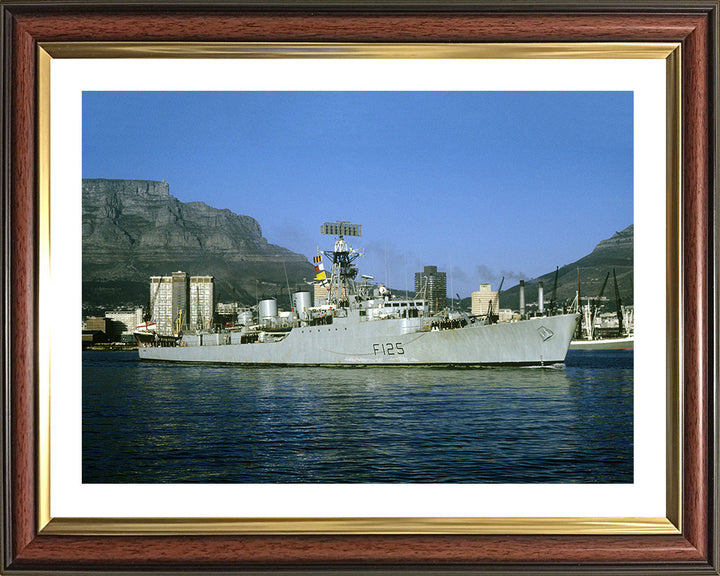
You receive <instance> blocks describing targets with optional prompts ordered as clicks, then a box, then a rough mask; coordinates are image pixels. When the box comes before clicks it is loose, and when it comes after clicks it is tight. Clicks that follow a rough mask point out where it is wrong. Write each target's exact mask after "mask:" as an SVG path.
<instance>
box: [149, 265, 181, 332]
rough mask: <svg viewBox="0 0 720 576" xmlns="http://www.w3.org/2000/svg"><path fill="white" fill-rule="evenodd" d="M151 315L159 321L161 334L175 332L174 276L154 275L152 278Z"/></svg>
mask: <svg viewBox="0 0 720 576" xmlns="http://www.w3.org/2000/svg"><path fill="white" fill-rule="evenodd" d="M150 316H151V317H152V319H153V320H155V322H157V331H158V333H159V334H172V333H173V332H174V327H173V320H174V319H175V317H174V316H173V279H172V276H152V277H151V278H150Z"/></svg>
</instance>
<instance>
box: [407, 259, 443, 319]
mask: <svg viewBox="0 0 720 576" xmlns="http://www.w3.org/2000/svg"><path fill="white" fill-rule="evenodd" d="M415 297H416V298H424V299H425V300H427V302H428V305H429V307H430V310H431V311H432V312H437V311H438V310H442V309H443V308H445V306H447V277H446V275H445V272H438V271H437V266H425V268H424V269H423V271H422V272H416V273H415Z"/></svg>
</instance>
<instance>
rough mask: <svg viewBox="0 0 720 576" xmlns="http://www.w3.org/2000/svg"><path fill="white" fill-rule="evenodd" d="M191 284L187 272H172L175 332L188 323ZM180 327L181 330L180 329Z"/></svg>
mask: <svg viewBox="0 0 720 576" xmlns="http://www.w3.org/2000/svg"><path fill="white" fill-rule="evenodd" d="M189 296H190V295H189V285H188V275H187V272H173V273H172V321H173V327H174V328H175V332H179V331H181V330H183V329H184V328H185V327H187V325H188V321H189V318H188V304H189V303H190V298H189ZM178 328H179V329H180V330H178Z"/></svg>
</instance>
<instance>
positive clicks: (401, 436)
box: [83, 350, 633, 483]
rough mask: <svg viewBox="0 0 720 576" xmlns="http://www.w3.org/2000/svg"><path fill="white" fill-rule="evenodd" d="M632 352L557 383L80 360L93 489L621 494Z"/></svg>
mask: <svg viewBox="0 0 720 576" xmlns="http://www.w3.org/2000/svg"><path fill="white" fill-rule="evenodd" d="M632 407H633V352H632V351H625V350H609V351H593V352H585V351H570V352H569V353H568V356H567V360H566V365H565V366H564V367H555V368H486V369H444V368H421V367H416V368H399V367H397V368H379V367H378V368H239V367H237V366H236V367H232V366H210V365H206V366H178V365H175V364H164V363H162V364H147V363H142V362H140V361H139V360H138V359H137V355H136V354H135V353H132V352H128V353H126V352H111V353H104V352H85V353H83V482H86V483H134V482H138V483H156V482H175V483H190V482H200V483H286V482H340V483H342V482H362V483H388V482H404V483H411V482H445V483H461V482H465V483H470V482H476V483H492V482H500V483H518V482H523V483H527V482H557V483H569V482H579V483H595V482H598V483H599V482H602V483H627V482H632V481H633V445H632V440H633V412H632Z"/></svg>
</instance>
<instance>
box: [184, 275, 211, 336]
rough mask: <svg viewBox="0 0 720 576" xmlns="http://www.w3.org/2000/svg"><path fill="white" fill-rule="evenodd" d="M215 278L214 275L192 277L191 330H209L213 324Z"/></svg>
mask: <svg viewBox="0 0 720 576" xmlns="http://www.w3.org/2000/svg"><path fill="white" fill-rule="evenodd" d="M214 310H215V279H214V278H213V277H212V276H191V277H190V320H189V327H190V330H207V329H210V328H212V325H213V312H214Z"/></svg>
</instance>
